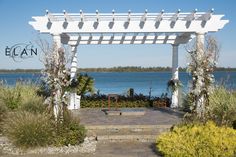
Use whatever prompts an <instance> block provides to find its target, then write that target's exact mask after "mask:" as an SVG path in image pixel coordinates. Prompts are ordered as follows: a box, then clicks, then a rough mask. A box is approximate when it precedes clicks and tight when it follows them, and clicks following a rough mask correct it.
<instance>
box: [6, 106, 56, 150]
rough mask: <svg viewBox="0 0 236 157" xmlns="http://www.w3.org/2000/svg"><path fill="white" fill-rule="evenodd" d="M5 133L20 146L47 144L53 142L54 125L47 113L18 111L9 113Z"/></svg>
mask: <svg viewBox="0 0 236 157" xmlns="http://www.w3.org/2000/svg"><path fill="white" fill-rule="evenodd" d="M4 133H5V134H6V135H7V136H8V137H9V138H10V139H11V140H12V142H13V143H14V144H15V145H16V146H18V147H23V148H28V147H37V146H47V145H50V144H52V137H53V127H52V124H51V121H50V117H49V116H48V115H46V114H35V113H30V112H26V111H18V112H12V113H9V114H8V116H7V118H6V120H5V121H4Z"/></svg>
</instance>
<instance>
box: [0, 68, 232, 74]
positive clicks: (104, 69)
mask: <svg viewBox="0 0 236 157" xmlns="http://www.w3.org/2000/svg"><path fill="white" fill-rule="evenodd" d="M41 71H42V69H0V73H40V72H41ZM78 71H80V72H169V71H171V67H112V68H79V69H78ZM179 71H180V72H184V71H186V68H181V67H180V68H179ZM215 71H229V72H231V71H236V68H225V67H217V68H216V69H215Z"/></svg>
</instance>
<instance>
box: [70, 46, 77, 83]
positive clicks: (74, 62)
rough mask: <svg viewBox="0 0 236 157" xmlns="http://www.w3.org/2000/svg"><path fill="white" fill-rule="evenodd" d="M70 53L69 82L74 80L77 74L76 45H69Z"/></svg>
mask: <svg viewBox="0 0 236 157" xmlns="http://www.w3.org/2000/svg"><path fill="white" fill-rule="evenodd" d="M71 52H72V61H71V67H70V78H71V80H73V79H76V73H77V66H78V65H77V62H78V61H77V45H71Z"/></svg>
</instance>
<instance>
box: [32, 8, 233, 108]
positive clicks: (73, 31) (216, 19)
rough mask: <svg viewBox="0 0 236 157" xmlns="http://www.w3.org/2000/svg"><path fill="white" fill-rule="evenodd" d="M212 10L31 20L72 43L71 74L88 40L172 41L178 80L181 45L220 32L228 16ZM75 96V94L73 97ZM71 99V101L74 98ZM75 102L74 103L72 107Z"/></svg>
mask: <svg viewBox="0 0 236 157" xmlns="http://www.w3.org/2000/svg"><path fill="white" fill-rule="evenodd" d="M213 11H214V10H213V9H212V10H210V11H209V12H198V11H197V10H196V9H195V10H194V11H193V12H181V11H180V10H178V11H177V12H175V13H166V12H164V10H162V11H161V12H159V13H148V11H147V10H145V12H144V13H132V12H131V11H130V10H129V11H128V13H115V11H114V10H113V11H112V12H111V13H99V12H98V11H96V13H84V12H83V11H82V10H80V12H79V13H67V12H66V11H63V13H50V12H49V11H46V15H44V16H34V17H32V18H33V19H34V20H35V21H30V22H29V24H30V25H32V26H33V28H34V29H35V30H37V31H39V32H40V33H47V34H51V35H52V37H53V41H54V42H55V43H56V44H57V46H58V47H61V44H67V45H70V46H71V51H72V52H73V59H72V64H71V77H72V78H74V77H75V74H76V71H77V47H78V46H79V45H89V44H98V45H99V44H108V45H111V44H117V45H120V44H171V45H172V79H174V80H178V79H179V76H178V46H179V45H180V44H185V43H188V42H189V41H190V40H191V39H192V38H194V37H196V39H197V40H196V41H197V46H198V45H203V44H204V36H205V34H206V33H208V32H217V31H219V30H220V29H222V28H223V27H224V25H225V24H227V23H228V22H229V20H222V17H223V16H224V15H218V14H217V15H216V14H213ZM73 99H74V98H73ZM71 102H72V101H71ZM74 104H75V102H72V103H71V105H72V106H71V107H70V108H71V109H74V108H75V107H73V106H74ZM171 107H173V108H175V107H178V91H175V92H174V93H173V95H172V104H171Z"/></svg>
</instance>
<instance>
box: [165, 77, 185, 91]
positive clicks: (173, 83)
mask: <svg viewBox="0 0 236 157" xmlns="http://www.w3.org/2000/svg"><path fill="white" fill-rule="evenodd" d="M181 87H182V83H181V82H180V80H175V79H171V80H169V81H168V82H167V90H169V89H170V90H171V92H172V93H173V92H174V91H176V90H178V89H179V88H181Z"/></svg>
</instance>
